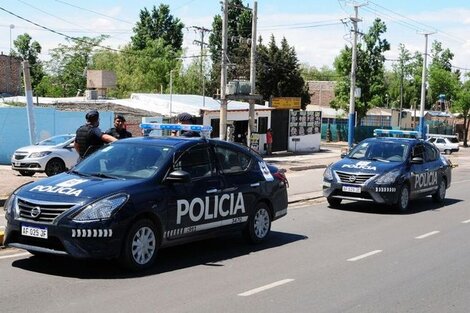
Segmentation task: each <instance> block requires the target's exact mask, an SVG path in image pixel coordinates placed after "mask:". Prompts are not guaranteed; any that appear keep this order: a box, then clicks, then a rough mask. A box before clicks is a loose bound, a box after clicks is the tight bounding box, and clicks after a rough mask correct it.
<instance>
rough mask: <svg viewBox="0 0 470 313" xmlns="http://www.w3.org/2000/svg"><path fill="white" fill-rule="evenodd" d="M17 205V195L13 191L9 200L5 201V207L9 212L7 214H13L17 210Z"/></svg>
mask: <svg viewBox="0 0 470 313" xmlns="http://www.w3.org/2000/svg"><path fill="white" fill-rule="evenodd" d="M15 207H16V195H15V194H14V193H12V194H11V195H10V196H9V197H8V199H7V201H6V202H5V205H4V206H3V209H4V210H5V211H6V212H7V214H11V212H14V211H15Z"/></svg>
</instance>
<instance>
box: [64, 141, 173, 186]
mask: <svg viewBox="0 0 470 313" xmlns="http://www.w3.org/2000/svg"><path fill="white" fill-rule="evenodd" d="M171 154H173V149H172V148H171V147H167V146H156V145H142V144H136V143H124V142H120V143H117V144H113V145H109V146H106V147H104V148H103V149H101V150H98V151H96V152H95V153H93V154H92V155H90V156H89V157H87V158H86V159H84V160H83V161H82V162H80V163H79V164H78V165H77V166H75V168H74V169H73V172H74V173H76V174H78V175H83V176H97V177H104V178H117V179H133V178H149V177H151V176H153V175H154V174H155V173H156V172H157V171H158V170H160V168H161V167H162V166H163V165H164V163H165V160H167V158H168V156H169V155H171Z"/></svg>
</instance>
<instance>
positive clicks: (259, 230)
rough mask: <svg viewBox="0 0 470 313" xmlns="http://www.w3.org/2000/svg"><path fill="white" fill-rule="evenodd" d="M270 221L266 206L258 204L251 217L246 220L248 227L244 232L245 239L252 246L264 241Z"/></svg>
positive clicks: (261, 203)
mask: <svg viewBox="0 0 470 313" xmlns="http://www.w3.org/2000/svg"><path fill="white" fill-rule="evenodd" d="M271 220H272V218H271V214H270V213H269V207H268V205H267V204H266V203H264V202H258V203H257V204H256V208H255V211H254V212H253V215H251V216H250V217H249V218H248V225H247V227H246V229H245V231H244V234H245V237H246V239H247V240H248V241H249V242H251V243H254V244H256V243H260V242H262V241H264V240H265V239H266V238H267V237H268V235H269V233H270V231H271Z"/></svg>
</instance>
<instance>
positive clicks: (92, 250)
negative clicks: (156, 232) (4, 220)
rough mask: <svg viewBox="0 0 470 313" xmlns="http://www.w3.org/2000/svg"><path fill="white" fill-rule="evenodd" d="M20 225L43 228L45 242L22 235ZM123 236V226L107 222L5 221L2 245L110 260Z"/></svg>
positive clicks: (119, 246)
mask: <svg viewBox="0 0 470 313" xmlns="http://www.w3.org/2000/svg"><path fill="white" fill-rule="evenodd" d="M22 226H29V227H34V228H42V229H44V228H46V229H47V239H42V238H36V237H30V236H25V235H22ZM124 234H125V227H124V226H123V225H120V224H117V223H114V222H112V221H111V220H107V221H98V222H88V223H74V222H72V221H70V222H69V223H68V224H59V225H55V224H44V223H34V222H31V221H29V220H16V219H15V220H12V219H11V218H10V219H8V224H7V227H6V230H5V242H4V244H5V246H9V247H15V248H20V249H24V250H28V251H36V252H43V253H50V254H57V255H68V256H72V257H76V258H104V259H111V258H115V257H117V256H119V253H120V250H121V246H122V245H121V243H122V240H123V236H124Z"/></svg>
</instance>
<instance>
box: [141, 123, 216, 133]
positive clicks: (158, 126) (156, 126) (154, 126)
mask: <svg viewBox="0 0 470 313" xmlns="http://www.w3.org/2000/svg"><path fill="white" fill-rule="evenodd" d="M140 128H141V129H143V130H169V131H181V130H184V131H193V132H199V133H201V135H206V134H210V133H211V132H212V126H205V125H192V124H162V123H142V124H140Z"/></svg>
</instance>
